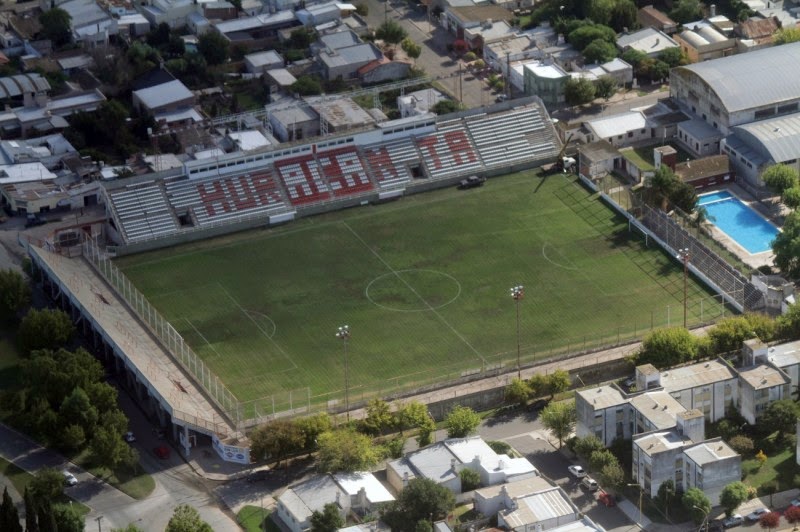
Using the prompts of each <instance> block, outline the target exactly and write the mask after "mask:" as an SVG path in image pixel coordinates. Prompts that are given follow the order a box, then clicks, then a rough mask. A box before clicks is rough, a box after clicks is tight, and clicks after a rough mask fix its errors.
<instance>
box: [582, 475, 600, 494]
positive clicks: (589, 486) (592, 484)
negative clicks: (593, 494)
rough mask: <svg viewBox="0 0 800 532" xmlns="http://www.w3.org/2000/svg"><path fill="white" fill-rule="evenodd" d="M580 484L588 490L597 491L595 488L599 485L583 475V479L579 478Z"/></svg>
mask: <svg viewBox="0 0 800 532" xmlns="http://www.w3.org/2000/svg"><path fill="white" fill-rule="evenodd" d="M581 485H582V486H583V487H584V488H586V489H587V490H589V491H597V489H598V488H599V487H600V486H599V485H598V484H597V481H596V480H595V479H593V478H592V477H588V476H587V477H583V480H581Z"/></svg>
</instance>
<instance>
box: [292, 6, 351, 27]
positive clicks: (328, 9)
mask: <svg viewBox="0 0 800 532" xmlns="http://www.w3.org/2000/svg"><path fill="white" fill-rule="evenodd" d="M340 5H341V4H338V3H337V2H326V3H322V4H314V5H310V6H306V7H305V8H304V9H298V10H297V11H296V12H295V15H297V20H299V21H300V23H301V24H302V25H303V26H319V25H320V24H325V23H328V22H338V21H339V20H341V18H342V13H341V10H340V9H339V6H340Z"/></svg>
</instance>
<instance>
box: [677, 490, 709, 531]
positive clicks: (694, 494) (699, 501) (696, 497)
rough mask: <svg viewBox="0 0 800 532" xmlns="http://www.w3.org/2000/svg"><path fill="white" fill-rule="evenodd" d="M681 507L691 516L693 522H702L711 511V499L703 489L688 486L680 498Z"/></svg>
mask: <svg viewBox="0 0 800 532" xmlns="http://www.w3.org/2000/svg"><path fill="white" fill-rule="evenodd" d="M681 502H682V503H683V507H684V508H685V509H686V511H687V512H688V513H689V515H691V516H692V519H693V520H694V522H695V523H697V524H699V523H702V522H703V519H705V518H706V516H707V515H708V513H709V512H710V511H711V501H709V500H708V497H706V494H705V493H703V490H700V489H698V488H689V489H688V490H686V492H685V493H684V494H683V497H682V498H681Z"/></svg>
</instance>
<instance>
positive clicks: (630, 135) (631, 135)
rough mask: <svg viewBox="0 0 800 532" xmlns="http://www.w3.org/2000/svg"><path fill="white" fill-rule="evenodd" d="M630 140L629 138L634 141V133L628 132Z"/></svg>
mask: <svg viewBox="0 0 800 532" xmlns="http://www.w3.org/2000/svg"><path fill="white" fill-rule="evenodd" d="M628 138H629V139H632V138H633V131H628Z"/></svg>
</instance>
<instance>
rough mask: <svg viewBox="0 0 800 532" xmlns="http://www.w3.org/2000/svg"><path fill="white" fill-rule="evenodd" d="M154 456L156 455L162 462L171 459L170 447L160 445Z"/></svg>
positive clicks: (154, 451)
mask: <svg viewBox="0 0 800 532" xmlns="http://www.w3.org/2000/svg"><path fill="white" fill-rule="evenodd" d="M153 454H155V455H156V456H157V457H159V458H161V459H162V460H166V459H167V458H169V447H167V446H166V445H159V446H158V447H156V448H155V449H153Z"/></svg>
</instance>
